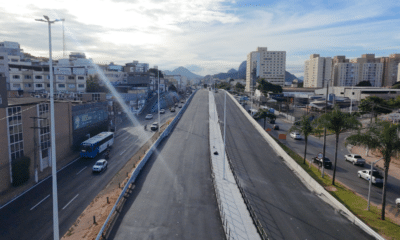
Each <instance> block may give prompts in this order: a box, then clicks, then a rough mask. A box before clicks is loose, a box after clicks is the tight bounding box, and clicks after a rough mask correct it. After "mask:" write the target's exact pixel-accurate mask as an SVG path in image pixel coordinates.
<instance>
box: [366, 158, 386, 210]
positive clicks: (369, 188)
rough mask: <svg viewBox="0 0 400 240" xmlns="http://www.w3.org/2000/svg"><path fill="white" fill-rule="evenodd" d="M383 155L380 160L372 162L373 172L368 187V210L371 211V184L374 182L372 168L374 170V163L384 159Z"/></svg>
mask: <svg viewBox="0 0 400 240" xmlns="http://www.w3.org/2000/svg"><path fill="white" fill-rule="evenodd" d="M382 159H383V157H381V158H379V159H378V160H376V161H375V162H372V163H371V174H370V175H369V187H368V207H367V209H368V211H369V202H370V200H369V199H370V196H371V184H372V170H374V164H375V163H377V162H379V161H380V160H382Z"/></svg>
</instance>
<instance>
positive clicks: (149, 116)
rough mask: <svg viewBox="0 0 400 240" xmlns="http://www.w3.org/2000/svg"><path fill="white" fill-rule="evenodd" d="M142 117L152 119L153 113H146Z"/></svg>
mask: <svg viewBox="0 0 400 240" xmlns="http://www.w3.org/2000/svg"><path fill="white" fill-rule="evenodd" d="M144 119H153V114H147V115H146V117H145V118H144Z"/></svg>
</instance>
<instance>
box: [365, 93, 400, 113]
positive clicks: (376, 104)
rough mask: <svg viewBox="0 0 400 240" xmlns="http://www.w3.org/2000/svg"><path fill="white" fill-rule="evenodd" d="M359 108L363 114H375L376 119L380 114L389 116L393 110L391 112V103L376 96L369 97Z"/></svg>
mask: <svg viewBox="0 0 400 240" xmlns="http://www.w3.org/2000/svg"><path fill="white" fill-rule="evenodd" d="M399 103H400V102H399ZM358 108H359V109H360V110H361V113H363V114H365V113H371V112H373V115H374V117H376V116H377V115H378V114H382V113H384V114H387V113H391V112H392V110H390V105H389V101H386V100H384V99H383V98H380V97H376V96H369V97H367V98H365V99H362V100H361V102H360V105H359V106H358Z"/></svg>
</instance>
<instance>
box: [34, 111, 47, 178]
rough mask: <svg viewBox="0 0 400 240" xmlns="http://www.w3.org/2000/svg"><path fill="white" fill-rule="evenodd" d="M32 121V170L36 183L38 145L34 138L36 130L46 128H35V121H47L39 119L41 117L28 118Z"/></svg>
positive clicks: (35, 137)
mask: <svg viewBox="0 0 400 240" xmlns="http://www.w3.org/2000/svg"><path fill="white" fill-rule="evenodd" d="M30 118H32V120H33V127H31V128H32V129H33V148H34V151H33V161H34V168H35V182H38V181H39V179H38V170H37V168H38V161H37V152H38V150H39V149H38V144H37V136H36V129H42V128H43V129H45V128H47V127H36V119H47V118H41V117H30Z"/></svg>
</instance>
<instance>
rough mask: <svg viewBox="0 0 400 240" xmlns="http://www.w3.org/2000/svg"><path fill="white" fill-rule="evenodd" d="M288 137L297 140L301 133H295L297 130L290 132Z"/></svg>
mask: <svg viewBox="0 0 400 240" xmlns="http://www.w3.org/2000/svg"><path fill="white" fill-rule="evenodd" d="M290 137H291V138H293V139H295V140H297V139H298V140H301V135H300V133H297V132H291V133H290Z"/></svg>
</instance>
